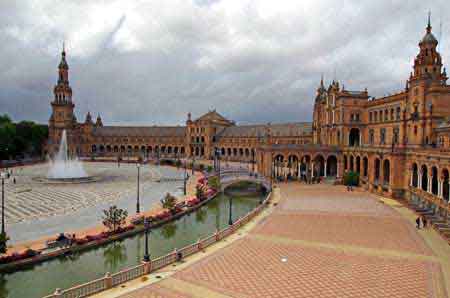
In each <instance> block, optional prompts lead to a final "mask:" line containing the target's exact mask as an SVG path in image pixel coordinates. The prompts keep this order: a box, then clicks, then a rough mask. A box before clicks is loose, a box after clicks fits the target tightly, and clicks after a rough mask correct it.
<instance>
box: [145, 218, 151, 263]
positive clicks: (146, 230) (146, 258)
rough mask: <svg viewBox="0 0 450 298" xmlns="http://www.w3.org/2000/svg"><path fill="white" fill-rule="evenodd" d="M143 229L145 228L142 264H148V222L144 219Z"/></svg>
mask: <svg viewBox="0 0 450 298" xmlns="http://www.w3.org/2000/svg"><path fill="white" fill-rule="evenodd" d="M144 228H145V252H144V262H150V253H149V251H148V234H149V232H150V231H149V228H150V221H149V220H148V218H147V217H146V218H145V219H144Z"/></svg>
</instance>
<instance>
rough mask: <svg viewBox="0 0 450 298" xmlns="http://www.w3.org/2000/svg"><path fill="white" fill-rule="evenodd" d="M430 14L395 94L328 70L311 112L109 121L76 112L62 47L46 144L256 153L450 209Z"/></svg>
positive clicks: (441, 82) (250, 158)
mask: <svg viewBox="0 0 450 298" xmlns="http://www.w3.org/2000/svg"><path fill="white" fill-rule="evenodd" d="M437 45H438V41H437V40H436V38H435V37H434V35H433V33H432V27H431V24H430V21H429V22H428V26H427V27H426V32H425V35H424V36H423V38H422V39H421V40H420V42H419V52H418V54H417V56H416V57H415V59H414V63H413V69H412V72H411V74H410V75H409V78H407V79H406V80H405V88H404V90H401V91H399V92H398V93H397V94H394V95H391V96H387V97H383V98H372V97H370V96H369V93H368V91H367V90H363V91H350V90H346V89H345V87H344V86H341V85H340V84H339V82H336V81H333V82H332V83H331V84H330V85H329V86H328V87H325V85H324V82H323V79H322V80H321V82H320V84H319V87H318V89H317V94H316V97H315V103H314V111H313V122H312V123H305V122H298V123H283V124H261V125H244V126H242V125H236V123H234V122H233V121H230V120H228V119H226V118H224V117H223V116H221V115H220V114H219V113H217V112H216V111H215V110H213V111H209V112H208V113H206V114H205V115H202V116H201V117H199V118H197V119H191V114H190V113H189V114H188V115H187V120H186V125H185V126H172V127H159V126H150V127H118V126H104V125H103V123H102V120H101V118H100V116H98V117H97V120H96V122H95V123H94V122H93V120H92V117H91V115H90V114H89V113H88V114H87V115H86V119H85V121H84V122H82V123H79V122H78V121H77V119H76V117H75V115H74V103H73V102H72V90H71V88H70V86H69V78H68V75H69V67H68V64H67V62H66V57H65V56H66V54H65V52H64V51H63V53H62V58H61V63H60V64H59V76H58V82H57V85H56V86H55V88H54V99H53V101H52V103H51V105H52V110H53V112H52V115H51V117H50V120H49V127H50V135H49V141H48V148H47V150H48V153H49V154H53V153H54V152H55V150H57V148H58V143H59V140H60V137H61V133H62V131H63V130H64V129H65V130H66V131H67V134H68V143H69V150H70V153H71V154H72V155H77V156H84V157H99V156H105V157H113V158H119V157H127V156H141V157H144V158H145V157H160V158H162V157H171V158H204V159H210V158H212V157H213V155H214V153H215V152H218V154H219V155H220V158H221V159H222V160H233V161H243V162H254V163H256V164H257V168H258V171H259V172H260V173H262V174H264V175H266V176H270V177H277V178H279V179H283V180H295V179H299V176H300V175H302V174H304V175H307V176H309V177H320V176H323V177H326V178H341V177H342V176H343V174H344V173H345V172H346V171H355V172H359V173H360V181H361V183H362V185H363V186H365V187H366V188H367V189H368V190H370V191H374V192H379V193H384V194H385V195H389V196H396V197H411V196H420V197H421V198H425V199H427V200H429V201H432V202H434V203H435V204H436V205H437V206H440V207H442V209H444V210H449V205H448V202H449V196H450V195H449V169H450V150H449V149H450V120H449V116H450V86H448V85H447V74H446V71H445V68H443V65H442V59H441V55H440V54H439V53H438V51H437Z"/></svg>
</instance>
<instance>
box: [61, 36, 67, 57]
mask: <svg viewBox="0 0 450 298" xmlns="http://www.w3.org/2000/svg"><path fill="white" fill-rule="evenodd" d="M62 54H63V55H64V56H65V55H66V41H65V40H63V50H62Z"/></svg>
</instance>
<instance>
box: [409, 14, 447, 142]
mask: <svg viewBox="0 0 450 298" xmlns="http://www.w3.org/2000/svg"><path fill="white" fill-rule="evenodd" d="M425 30H426V31H425V35H424V36H423V38H422V39H421V40H420V42H419V53H418V54H417V56H416V58H415V59H414V66H413V72H412V73H411V75H410V78H409V80H408V82H407V88H406V91H407V92H408V101H407V105H406V114H407V115H408V116H407V117H408V119H409V120H410V121H409V122H408V135H407V140H408V144H410V145H417V146H420V145H425V144H428V145H429V144H432V143H433V142H435V140H434V137H433V127H434V126H435V125H436V123H435V122H436V121H437V117H439V116H442V115H443V114H445V113H446V111H447V110H448V104H447V102H446V98H444V97H443V95H442V91H444V90H443V89H442V88H445V85H446V82H447V74H446V72H445V68H444V69H442V58H441V55H440V54H439V53H438V51H437V45H438V40H437V39H436V37H435V36H434V35H433V33H432V27H431V19H430V14H428V24H427V27H426V29H425ZM444 93H445V92H444Z"/></svg>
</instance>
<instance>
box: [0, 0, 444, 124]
mask: <svg viewBox="0 0 450 298" xmlns="http://www.w3.org/2000/svg"><path fill="white" fill-rule="evenodd" d="M296 2H298V5H297V6H296V7H291V6H292V3H293V2H292V1H289V2H288V1H286V2H284V1H277V2H276V5H278V6H275V4H274V3H275V2H274V1H244V0H243V1H211V0H210V1H208V0H195V1H192V2H191V1H182V0H173V1H151V2H148V1H133V2H132V3H133V4H128V2H125V1H100V2H99V1H95V2H92V1H60V2H58V4H57V5H55V2H54V1H47V0H46V1H44V0H43V1H40V2H39V3H40V4H39V5H31V3H29V2H28V1H12V0H11V1H2V3H1V4H0V16H1V17H0V42H1V44H2V47H1V48H0V66H1V67H0V113H9V114H11V115H12V116H13V118H14V119H16V120H21V119H33V120H36V121H39V122H46V121H47V120H48V117H49V113H50V106H49V102H50V100H51V98H52V94H51V93H52V87H53V84H54V83H55V81H56V71H57V70H56V67H57V65H58V62H59V58H60V51H61V44H62V40H63V39H67V43H68V45H69V46H68V62H69V66H70V81H71V85H72V88H73V92H74V100H75V104H76V113H77V117H78V119H79V120H84V117H85V114H86V112H87V111H88V110H89V111H91V113H93V114H94V115H96V114H97V113H98V112H100V113H101V115H102V117H103V120H104V122H105V123H109V124H124V123H126V124H149V125H152V124H162V125H163V124H180V125H181V124H183V123H184V121H185V119H186V114H187V112H189V111H190V112H192V113H193V115H197V116H198V115H200V114H202V113H203V112H206V111H207V110H208V109H211V108H216V109H217V110H218V111H220V112H221V113H222V114H224V115H226V116H227V117H229V118H231V119H233V120H236V121H237V122H239V123H254V122H269V121H270V122H281V121H307V120H310V119H311V116H312V105H313V97H314V93H315V89H316V88H317V85H318V82H319V80H320V76H321V74H324V75H325V79H326V81H327V82H329V81H331V80H332V79H333V78H334V77H336V79H338V80H339V81H340V82H341V83H342V84H344V85H345V86H346V88H348V89H364V88H365V87H367V88H368V89H369V92H370V94H371V95H373V96H381V95H384V94H387V93H389V92H391V93H392V92H394V91H399V90H400V89H401V88H403V87H404V85H405V80H406V79H407V78H408V76H409V72H410V71H411V65H412V62H413V58H414V56H415V55H416V54H417V52H418V48H417V43H418V41H419V40H420V38H421V37H422V36H423V34H424V28H425V25H426V24H425V22H426V14H427V12H428V10H429V9H431V10H432V12H433V27H434V28H433V30H434V32H435V34H436V36H439V20H440V19H441V20H442V22H443V30H442V44H441V45H440V51H441V54H442V55H443V60H444V64H446V62H447V61H448V58H449V56H450V46H449V45H450V34H449V33H450V23H449V20H450V12H449V11H448V10H447V9H446V1H444V0H437V1H433V3H432V4H427V3H424V2H423V1H419V0H414V1H408V2H406V3H405V2H404V1H376V2H375V1H370V2H368V1H343V2H342V3H340V4H337V3H336V2H335V1H311V2H309V1H296ZM125 3H126V4H125ZM288 4H289V5H290V6H288V8H287V9H283V5H288ZM267 5H271V6H268V7H266V6H267ZM447 39H449V40H448V42H447Z"/></svg>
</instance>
